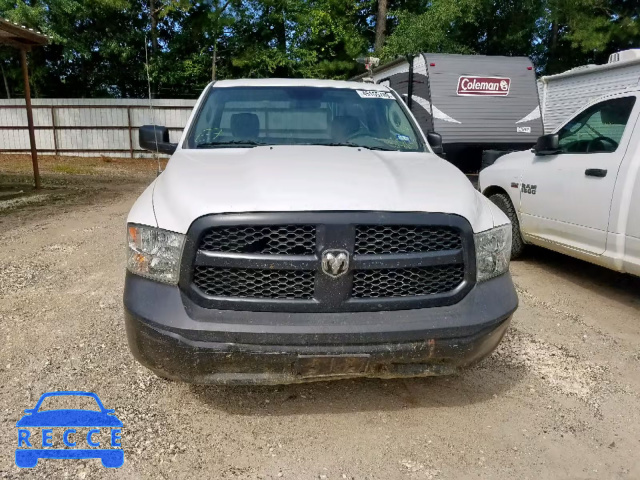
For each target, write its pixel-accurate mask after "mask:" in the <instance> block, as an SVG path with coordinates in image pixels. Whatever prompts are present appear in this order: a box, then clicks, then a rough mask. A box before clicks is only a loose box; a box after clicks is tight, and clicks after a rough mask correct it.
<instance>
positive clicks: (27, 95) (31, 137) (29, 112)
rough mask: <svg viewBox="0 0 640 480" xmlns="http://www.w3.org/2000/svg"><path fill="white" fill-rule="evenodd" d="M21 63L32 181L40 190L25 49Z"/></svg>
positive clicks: (21, 54)
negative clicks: (31, 163)
mask: <svg viewBox="0 0 640 480" xmlns="http://www.w3.org/2000/svg"><path fill="white" fill-rule="evenodd" d="M20 60H21V63H22V78H23V79H24V101H25V103H26V105H27V124H28V125H29V143H30V144H31V161H32V162H33V179H34V181H35V185H36V190H40V171H39V170H38V151H37V150H36V132H35V128H34V126H33V110H32V109H31V88H29V68H28V64H27V49H26V48H21V49H20Z"/></svg>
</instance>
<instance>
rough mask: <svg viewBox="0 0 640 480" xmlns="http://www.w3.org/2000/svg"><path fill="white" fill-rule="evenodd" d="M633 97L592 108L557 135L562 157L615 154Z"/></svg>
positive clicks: (615, 99) (633, 100)
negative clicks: (579, 154) (574, 154)
mask: <svg viewBox="0 0 640 480" xmlns="http://www.w3.org/2000/svg"><path fill="white" fill-rule="evenodd" d="M635 101H636V97H624V98H614V99H612V100H606V101H604V102H600V103H597V104H595V105H592V106H591V107H589V108H588V109H586V110H585V111H583V112H581V113H579V114H578V115H577V116H576V117H575V118H574V119H573V120H570V121H569V122H568V123H567V124H566V125H565V126H564V127H562V129H560V131H559V132H558V134H559V137H560V149H561V150H562V151H563V153H602V152H615V151H616V149H617V148H618V145H619V144H620V140H621V139H622V135H623V134H624V130H625V128H626V126H627V123H628V121H629V116H630V115H631V110H633V105H634V104H635Z"/></svg>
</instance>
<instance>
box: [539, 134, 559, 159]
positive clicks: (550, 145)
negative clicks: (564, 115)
mask: <svg viewBox="0 0 640 480" xmlns="http://www.w3.org/2000/svg"><path fill="white" fill-rule="evenodd" d="M559 141H560V139H559V137H558V134H557V133H550V134H548V135H543V136H541V137H540V138H538V141H537V142H536V146H535V147H533V153H535V154H536V155H538V156H543V155H557V154H558V153H560V146H559Z"/></svg>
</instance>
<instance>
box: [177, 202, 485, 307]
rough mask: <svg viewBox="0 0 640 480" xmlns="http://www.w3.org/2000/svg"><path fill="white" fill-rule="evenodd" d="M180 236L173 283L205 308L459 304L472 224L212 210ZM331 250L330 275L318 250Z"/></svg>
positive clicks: (468, 277) (392, 216) (450, 218)
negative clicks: (342, 258)
mask: <svg viewBox="0 0 640 480" xmlns="http://www.w3.org/2000/svg"><path fill="white" fill-rule="evenodd" d="M187 237H188V241H187V244H186V247H185V252H184V254H183V259H182V265H181V277H180V287H181V289H182V290H183V291H184V292H185V293H187V295H189V297H190V298H192V299H193V300H194V301H195V302H196V303H198V304H199V305H201V306H203V307H205V308H217V309H231V310H249V311H279V312H304V311H308V312H314V311H316V312H341V311H376V310H399V309H411V308H425V307H429V306H440V305H450V304H452V303H456V302H458V301H459V300H460V299H462V298H463V297H464V296H465V295H466V294H467V293H468V291H469V290H470V289H471V288H472V287H473V285H474V282H475V250H474V248H473V232H472V230H471V226H470V225H469V223H468V222H467V221H466V220H464V219H463V218H462V217H458V216H455V215H445V214H420V213H377V212H299V213H273V214H269V213H266V214H242V215H233V214H229V215H211V216H207V217H202V218H200V219H198V220H196V221H195V222H194V223H193V225H192V226H191V228H190V229H189V232H188V234H187ZM331 251H337V252H346V253H347V254H348V257H349V266H348V268H347V270H346V273H344V274H342V275H339V276H337V277H334V276H332V275H331V274H330V272H328V271H326V270H325V268H326V265H325V267H323V262H322V258H323V253H325V252H331ZM341 273H342V272H341Z"/></svg>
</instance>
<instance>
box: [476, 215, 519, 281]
mask: <svg viewBox="0 0 640 480" xmlns="http://www.w3.org/2000/svg"><path fill="white" fill-rule="evenodd" d="M473 237H474V241H475V244H476V266H477V279H478V282H483V281H485V280H489V279H490V278H493V277H497V276H498V275H502V274H503V273H505V272H507V271H508V270H509V260H511V224H507V225H502V226H500V227H496V228H492V229H491V230H487V231H485V232H480V233H476V234H475V235H474V236H473Z"/></svg>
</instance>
